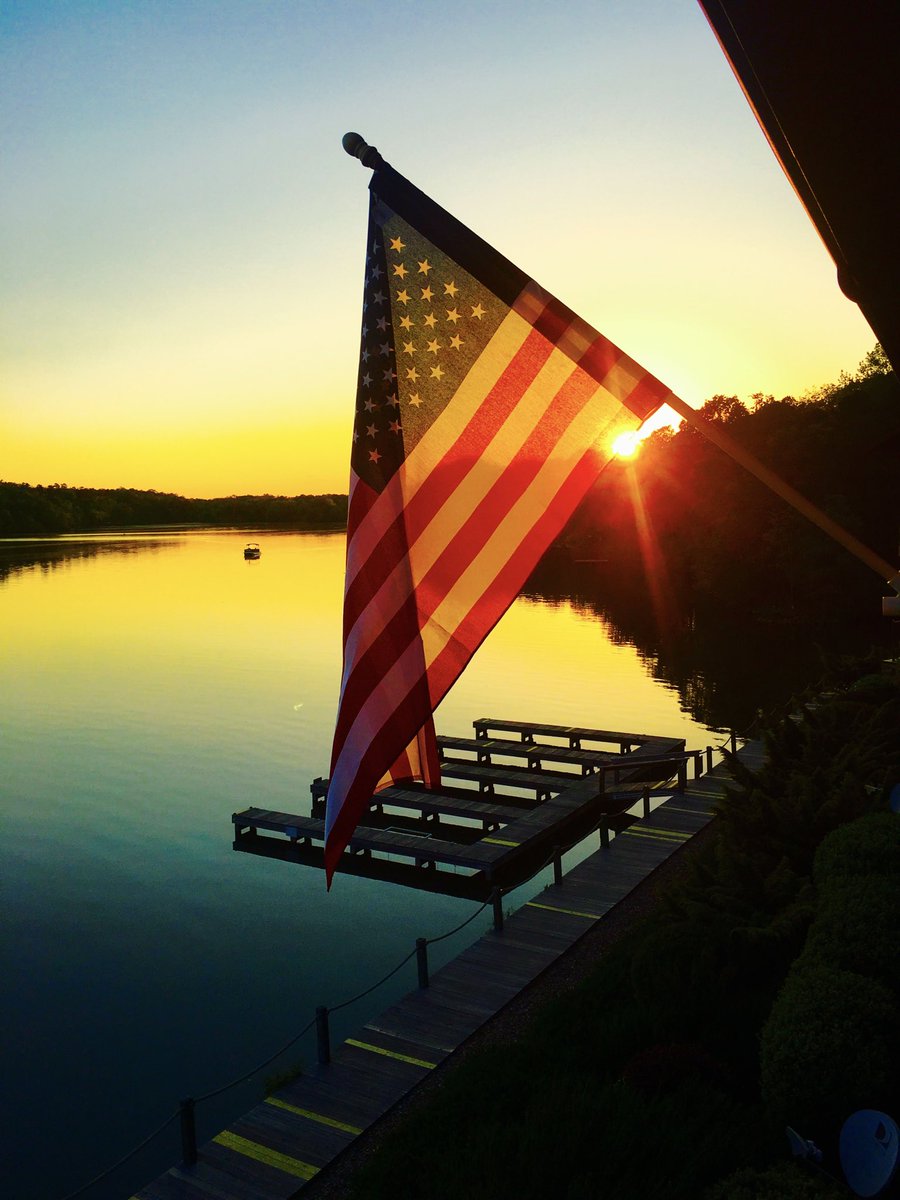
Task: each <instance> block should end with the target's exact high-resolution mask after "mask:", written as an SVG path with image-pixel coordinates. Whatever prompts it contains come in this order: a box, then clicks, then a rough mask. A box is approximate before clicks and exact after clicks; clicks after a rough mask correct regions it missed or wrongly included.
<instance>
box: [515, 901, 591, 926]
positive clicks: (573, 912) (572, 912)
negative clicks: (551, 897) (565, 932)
mask: <svg viewBox="0 0 900 1200" xmlns="http://www.w3.org/2000/svg"><path fill="white" fill-rule="evenodd" d="M525 907H526V908H543V909H546V910H547V912H558V913H565V914H566V916H567V917H585V918H587V920H588V921H599V920H600V914H599V913H588V912H579V911H578V909H577V908H559V907H558V905H556V904H538V903H537V901H536V900H528V901H526V903H525Z"/></svg>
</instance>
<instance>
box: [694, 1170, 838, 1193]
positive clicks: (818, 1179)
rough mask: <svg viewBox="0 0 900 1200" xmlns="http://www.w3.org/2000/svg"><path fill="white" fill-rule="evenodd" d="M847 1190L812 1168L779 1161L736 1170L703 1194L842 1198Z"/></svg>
mask: <svg viewBox="0 0 900 1200" xmlns="http://www.w3.org/2000/svg"><path fill="white" fill-rule="evenodd" d="M846 1195H847V1190H846V1188H844V1187H841V1186H840V1184H837V1183H834V1182H832V1181H831V1180H830V1179H828V1178H826V1176H825V1175H823V1174H821V1173H819V1172H816V1173H813V1168H810V1167H801V1166H799V1165H798V1164H797V1163H793V1162H785V1163H779V1165H778V1166H776V1167H769V1168H768V1169H767V1170H765V1171H756V1170H754V1169H753V1168H751V1167H746V1168H743V1169H742V1170H740V1171H735V1172H734V1174H733V1175H729V1176H728V1177H727V1178H726V1179H723V1180H721V1181H720V1182H719V1183H717V1184H716V1185H715V1187H712V1188H709V1189H708V1191H706V1192H704V1193H703V1200H832V1197H833V1198H834V1200H840V1198H842V1197H845V1196H846Z"/></svg>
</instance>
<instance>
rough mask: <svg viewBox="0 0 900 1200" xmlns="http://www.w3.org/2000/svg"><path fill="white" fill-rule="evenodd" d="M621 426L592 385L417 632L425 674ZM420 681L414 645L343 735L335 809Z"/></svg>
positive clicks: (628, 417) (620, 416)
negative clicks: (588, 454)
mask: <svg viewBox="0 0 900 1200" xmlns="http://www.w3.org/2000/svg"><path fill="white" fill-rule="evenodd" d="M563 357H565V356H563ZM623 423H625V424H631V425H634V423H635V418H634V416H633V414H631V413H630V412H628V410H627V409H623V407H622V405H621V404H620V403H619V401H618V400H616V399H615V398H614V397H612V396H610V395H609V393H608V392H606V390H605V389H604V388H601V387H599V385H598V386H597V388H596V391H595V392H594V394H593V395H592V396H591V398H590V399H589V400H588V402H587V403H586V404H585V406H584V408H583V409H582V410H581V412H580V413H579V414H578V415H577V417H576V418H575V420H574V421H573V422H572V423H571V424H570V425H569V427H568V429H567V430H566V432H565V433H564V435H563V437H562V438H561V439H560V441H559V443H558V445H557V448H556V450H555V451H554V453H553V455H552V456H551V457H550V458H549V459H547V460H545V462H544V463H543V464H542V466H541V468H540V469H539V471H538V473H537V475H536V477H535V479H534V480H533V482H532V484H531V486H530V487H529V488H528V489H527V490H526V492H525V493H524V494H523V495H522V497H521V498H520V499H519V501H518V502H517V503H516V504H515V505H514V506H513V508H512V509H511V510H510V512H509V514H508V515H507V516H506V518H505V519H504V520H503V521H502V522H501V523H500V525H499V526H498V527H497V528H496V530H495V531H494V533H493V534H492V536H491V538H490V539H489V540H488V542H487V543H486V545H485V546H484V548H483V550H482V551H481V552H480V553H479V554H478V555H477V557H476V558H475V559H474V560H473V561H472V563H470V564H469V566H468V567H467V568H466V570H465V571H464V572H463V574H462V575H461V577H460V579H459V581H458V582H457V584H456V586H455V587H454V588H453V589H452V591H451V592H450V593H449V594H448V596H447V597H446V599H445V600H444V602H443V603H442V604H441V605H440V606H439V607H438V609H437V610H436V611H435V613H434V615H433V617H432V618H431V620H430V621H429V622H428V624H427V626H426V628H425V629H424V630H423V631H422V644H423V645H424V647H425V654H426V662H427V665H428V667H430V666H431V664H432V663H433V662H434V661H435V659H436V658H437V656H438V655H439V654H440V653H441V651H442V650H443V649H444V648H445V646H446V645H447V643H448V642H449V641H450V639H451V638H459V634H460V627H461V626H463V625H464V623H465V620H466V618H467V617H468V615H469V614H470V612H471V610H472V608H473V607H474V605H475V604H476V603H477V601H478V599H479V598H480V597H481V596H482V595H483V594H484V593H485V592H486V591H487V590H489V588H490V586H491V584H492V583H493V581H494V579H495V578H496V576H497V575H498V574H499V573H500V572H501V571H502V569H503V567H504V566H505V564H506V562H507V560H508V559H509V557H510V556H511V555H512V554H514V553H515V552H516V550H517V549H518V547H519V544H520V542H521V539H522V537H524V536H525V535H526V534H527V532H528V530H529V529H530V528H531V527H532V526H533V525H534V523H535V521H536V520H537V518H538V517H540V515H541V514H542V513H543V512H544V511H545V510H546V508H547V505H548V503H549V502H550V501H551V500H552V499H553V497H554V496H555V495H556V494H557V492H558V491H559V489H560V487H561V486H562V485H563V484H564V483H565V481H566V479H567V478H568V476H569V474H570V473H571V472H572V470H573V469H574V468H575V466H576V465H577V463H578V461H579V460H580V458H581V456H582V454H583V453H584V450H585V447H586V446H588V445H590V444H591V443H592V441H593V440H594V439H595V437H596V436H597V433H598V432H599V428H598V427H601V428H602V429H604V430H606V429H608V428H609V426H610V425H619V424H623ZM483 634H484V630H483V629H482V628H480V627H477V628H475V629H474V630H470V631H468V636H467V638H466V640H463V646H464V652H465V655H466V657H468V655H469V654H470V653H471V652H472V650H473V649H474V646H476V645H477V644H478V642H479V641H480V640H481V637H482V636H483ZM460 640H462V639H460ZM421 675H422V650H421V645H420V643H419V642H418V640H417V641H416V642H414V643H412V644H411V645H410V646H408V647H406V648H405V650H404V651H403V653H402V654H401V655H400V656H399V657H398V659H397V660H396V662H395V663H394V665H393V667H392V668H391V669H390V670H389V671H388V673H387V674H386V675H385V676H384V677H383V678H382V679H380V680H379V681H378V682H377V684H376V686H375V687H374V688H373V690H372V691H371V693H370V694H369V695H368V696H367V697H366V699H365V701H364V703H363V705H362V706H361V708H360V711H359V713H358V714H357V717H356V719H355V721H354V722H353V725H352V726H351V728H350V730H349V731H348V734H347V737H346V739H345V741H344V744H343V746H342V749H341V752H340V755H339V758H338V763H337V764H336V766H335V771H334V774H333V777H332V783H331V788H330V789H329V803H330V804H335V803H337V799H338V797H339V796H340V797H341V803H342V802H343V796H344V794H345V790H346V789H348V788H349V787H350V785H351V784H352V782H353V778H354V776H355V774H356V769H357V764H358V763H359V761H360V759H361V758H362V756H363V755H364V754H365V752H366V750H367V749H368V748H369V746H370V745H371V743H372V742H373V741H374V740H375V738H376V737H377V735H378V733H379V732H380V730H381V728H382V727H383V726H384V724H385V723H386V721H387V720H388V719H389V718H390V716H391V714H392V713H393V712H394V711H395V709H396V708H397V707H398V706H399V705H400V704H401V703H402V702H403V701H404V700H405V699H406V697H407V696H408V695H409V693H410V692H411V691H412V689H413V687H415V686H416V684H417V683H418V681H419V679H420V678H421ZM441 699H442V696H439V695H434V696H433V697H432V701H433V704H434V705H435V706H436V705H437V704H438V703H439V701H440V700H441ZM332 797H333V798H334V799H333V800H332ZM338 811H339V809H335V811H334V812H333V813H332V814H330V815H329V816H328V817H327V818H326V830H327V829H330V828H331V825H332V824H333V822H334V820H335V819H336V817H337V812H338ZM326 836H327V834H326Z"/></svg>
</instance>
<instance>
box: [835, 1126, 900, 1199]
mask: <svg viewBox="0 0 900 1200" xmlns="http://www.w3.org/2000/svg"><path fill="white" fill-rule="evenodd" d="M898 1154H900V1129H898V1128H897V1123H896V1122H895V1121H894V1120H892V1119H891V1118H890V1117H889V1116H888V1115H887V1113H883V1112H877V1111H876V1110H875V1109H874V1108H862V1109H860V1110H859V1112H855V1113H853V1115H852V1116H850V1117H848V1118H847V1120H846V1121H845V1122H844V1126H843V1128H842V1129H841V1138H840V1157H841V1167H842V1168H843V1171H844V1178H845V1179H846V1180H847V1183H848V1184H849V1185H850V1190H851V1191H852V1192H853V1193H854V1195H856V1196H880V1195H881V1194H882V1193H883V1192H884V1190H885V1188H886V1187H887V1186H888V1184H889V1183H890V1182H891V1180H892V1179H894V1177H895V1176H896V1175H897V1167H898V1162H900V1158H898Z"/></svg>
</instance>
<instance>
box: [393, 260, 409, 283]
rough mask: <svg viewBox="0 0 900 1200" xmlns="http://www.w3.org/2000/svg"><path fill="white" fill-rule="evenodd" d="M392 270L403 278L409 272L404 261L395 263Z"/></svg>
mask: <svg viewBox="0 0 900 1200" xmlns="http://www.w3.org/2000/svg"><path fill="white" fill-rule="evenodd" d="M392 270H393V272H394V274H395V275H397V276H398V277H399V278H400V279H403V278H404V276H405V275H407V274H409V272H408V271H407V270H406V267H404V265H403V263H402V262H399V263H394V264H393V267H392Z"/></svg>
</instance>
